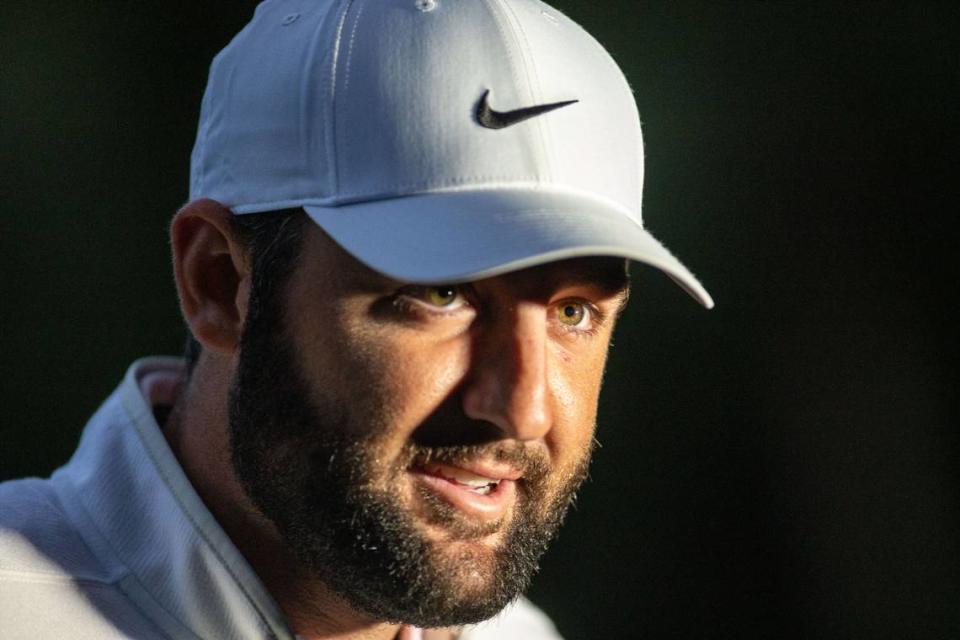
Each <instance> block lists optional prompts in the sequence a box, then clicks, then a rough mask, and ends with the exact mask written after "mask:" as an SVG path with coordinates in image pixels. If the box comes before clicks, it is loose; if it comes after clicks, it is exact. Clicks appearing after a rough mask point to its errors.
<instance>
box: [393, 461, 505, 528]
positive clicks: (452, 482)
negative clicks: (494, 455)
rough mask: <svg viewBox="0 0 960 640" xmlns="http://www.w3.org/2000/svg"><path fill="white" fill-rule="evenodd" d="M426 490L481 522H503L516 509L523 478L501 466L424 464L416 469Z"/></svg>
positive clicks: (414, 471)
mask: <svg viewBox="0 0 960 640" xmlns="http://www.w3.org/2000/svg"><path fill="white" fill-rule="evenodd" d="M411 472H412V473H414V474H415V475H416V476H417V477H418V478H419V481H420V483H421V485H422V486H423V487H424V489H426V490H429V491H431V492H432V493H433V494H435V495H436V496H437V497H439V498H441V499H443V500H444V501H445V502H447V503H449V504H450V505H451V506H453V507H455V508H457V509H458V510H460V511H462V512H463V513H464V514H465V515H468V516H470V517H473V518H477V519H481V520H488V521H489V520H494V519H498V518H502V517H503V516H504V515H505V514H506V513H507V512H508V510H509V509H510V508H511V506H512V505H513V502H514V500H515V497H516V486H515V485H516V481H517V480H519V479H520V477H521V474H520V473H518V472H517V471H516V470H514V469H509V468H500V467H498V466H497V465H484V464H482V463H464V464H463V466H459V465H452V464H445V463H424V464H422V465H419V466H417V467H415V468H413V469H411Z"/></svg>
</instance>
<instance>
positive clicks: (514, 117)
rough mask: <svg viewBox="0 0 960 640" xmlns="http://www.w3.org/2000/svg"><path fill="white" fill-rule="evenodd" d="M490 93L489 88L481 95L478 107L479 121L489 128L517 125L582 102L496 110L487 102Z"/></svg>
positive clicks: (566, 101)
mask: <svg viewBox="0 0 960 640" xmlns="http://www.w3.org/2000/svg"><path fill="white" fill-rule="evenodd" d="M488 95H490V89H487V90H486V91H484V92H483V95H482V96H481V97H480V102H478V103H477V109H476V116H477V122H479V123H480V126H481V127H486V128H487V129H503V128H505V127H509V126H512V125H515V124H517V123H518V122H523V121H524V120H529V119H530V118H533V117H535V116H539V115H543V114H544V113H547V112H548V111H553V110H554V109H559V108H561V107H566V106H567V105H571V104H573V103H575V102H580V101H579V100H565V101H564V102H551V103H550V104H538V105H534V106H532V107H524V108H522V109H514V110H513V111H494V110H493V109H491V108H490V105H489V104H487V96H488Z"/></svg>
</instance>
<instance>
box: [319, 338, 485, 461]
mask: <svg viewBox="0 0 960 640" xmlns="http://www.w3.org/2000/svg"><path fill="white" fill-rule="evenodd" d="M411 334H412V332H406V331H400V332H398V331H395V330H392V331H386V330H383V329H382V328H379V327H377V326H376V325H373V324H372V323H366V324H365V325H364V324H358V323H333V324H332V326H328V327H327V328H326V330H324V331H316V332H311V335H310V337H309V338H308V339H307V340H305V341H304V348H303V351H302V352H303V355H304V357H306V358H310V361H311V362H310V363H309V364H308V365H307V367H306V370H307V371H308V372H309V375H310V377H311V380H310V381H309V384H310V387H311V389H312V390H313V392H314V393H316V394H321V395H330V394H333V395H335V396H337V397H338V398H339V400H340V402H341V404H342V406H344V407H345V409H346V410H347V411H348V413H349V415H350V417H351V419H350V426H351V428H353V429H356V430H357V431H358V432H361V433H370V432H371V431H379V432H380V433H379V434H378V435H379V436H380V437H382V438H383V439H384V440H387V441H391V440H396V441H397V446H399V445H401V444H403V443H405V442H406V441H407V439H408V437H409V435H410V433H412V432H413V431H414V430H415V429H416V428H417V427H418V426H419V425H420V424H421V423H422V422H423V421H424V420H425V419H426V418H427V417H428V416H429V415H430V414H431V413H433V412H434V410H436V408H437V407H438V406H439V405H440V404H441V403H442V402H443V401H444V400H445V399H446V398H447V397H448V396H449V395H450V394H451V393H452V392H453V391H454V389H456V387H457V385H459V383H460V381H461V380H462V379H463V376H464V372H465V371H466V366H467V365H466V354H467V353H468V349H467V348H466V347H465V346H464V345H463V344H462V341H457V340H453V341H448V342H445V343H439V344H438V343H435V342H429V341H426V340H423V339H422V338H419V337H418V336H417V335H411ZM388 446H389V445H388Z"/></svg>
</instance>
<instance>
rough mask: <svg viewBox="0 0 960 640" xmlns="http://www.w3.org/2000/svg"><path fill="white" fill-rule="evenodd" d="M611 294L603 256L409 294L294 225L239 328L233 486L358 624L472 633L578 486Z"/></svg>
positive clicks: (527, 570) (612, 282) (614, 262)
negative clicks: (288, 267)
mask: <svg viewBox="0 0 960 640" xmlns="http://www.w3.org/2000/svg"><path fill="white" fill-rule="evenodd" d="M625 286H626V277H625V273H624V265H623V261H622V260H619V259H598V258H592V259H578V260H570V261H565V262H560V263H554V264H551V265H546V266H542V267H537V268H533V269H528V270H524V271H519V272H515V273H512V274H508V275H505V276H499V277H496V278H490V279H487V280H481V281H477V282H474V283H470V284H467V285H461V286H404V285H401V284H399V283H397V282H395V281H392V280H389V279H387V278H384V277H382V276H380V275H378V274H376V273H374V272H373V271H371V270H369V269H367V268H366V267H364V266H363V265H362V264H360V263H359V262H357V261H356V260H355V259H354V258H352V257H351V256H350V255H349V254H347V253H346V252H344V251H343V250H342V249H340V248H339V247H338V246H337V245H336V244H334V243H333V242H332V241H331V240H330V239H329V238H328V237H327V236H326V235H325V234H324V233H323V232H322V231H320V230H319V228H317V227H316V226H315V225H313V224H307V225H305V238H304V242H303V247H302V251H301V255H300V257H299V259H298V263H297V267H296V269H295V270H294V272H293V274H292V276H291V278H290V281H289V282H288V283H287V286H286V288H284V289H283V290H281V291H275V292H266V293H264V297H265V299H261V300H259V303H260V304H259V308H260V311H258V312H257V313H255V314H251V316H248V318H247V324H246V326H245V330H244V336H243V341H242V345H241V352H240V362H239V366H238V370H237V375H236V378H235V380H234V386H233V388H232V390H231V415H230V418H231V445H232V449H233V461H234V467H235V470H236V472H237V475H238V476H239V478H240V480H241V482H242V483H243V485H244V488H245V490H246V492H247V493H248V495H249V496H250V498H251V499H252V501H253V503H254V505H255V506H256V507H257V508H258V509H259V510H260V511H261V512H262V513H263V514H264V515H265V516H267V517H268V518H269V519H270V520H271V521H273V523H274V524H275V525H276V527H277V529H278V531H279V533H280V535H281V537H282V538H283V541H284V543H285V545H286V546H288V547H289V549H290V550H291V552H292V553H293V555H294V556H295V557H296V559H297V560H298V562H300V563H301V564H302V565H303V568H304V570H305V571H306V572H308V573H310V574H311V575H313V576H314V577H316V578H318V579H320V580H322V581H323V582H324V583H326V584H327V585H328V586H330V587H331V588H332V589H333V590H334V591H336V592H337V593H339V594H340V595H342V596H343V597H344V598H345V599H347V600H348V601H349V602H350V603H351V604H353V605H354V606H355V607H356V608H358V609H359V610H361V611H365V612H367V613H369V614H371V615H373V616H376V617H377V618H380V619H384V620H390V621H395V622H406V623H412V624H417V625H420V626H425V627H427V626H429V627H438V626H448V625H453V624H463V623H467V622H475V621H479V620H482V619H486V618H488V617H490V616H492V615H494V614H495V613H496V612H497V611H499V610H500V609H501V608H502V607H503V606H505V605H506V604H507V603H508V602H509V601H510V600H511V599H512V598H514V597H515V596H517V595H518V594H519V593H521V592H522V591H523V590H524V589H525V588H526V587H527V585H528V583H529V580H530V577H531V575H532V574H533V572H534V571H535V569H536V566H537V562H538V559H539V557H540V555H541V554H542V553H543V551H544V550H545V548H546V545H547V544H548V542H549V540H550V539H551V538H552V537H553V535H554V533H555V531H556V529H557V527H558V526H559V524H560V522H561V520H562V518H563V515H564V513H565V511H566V508H567V507H568V505H569V504H570V502H571V500H572V498H573V495H574V492H575V491H576V489H577V487H578V486H579V484H580V483H581V482H582V480H583V478H584V476H585V474H586V470H587V465H588V462H589V457H590V451H591V448H592V442H593V431H594V423H595V418H596V406H597V399H598V394H599V391H600V382H601V377H602V372H603V367H604V363H605V359H606V353H607V347H608V345H609V341H610V335H611V332H612V329H613V324H614V320H615V319H616V316H617V313H618V311H619V309H620V307H621V305H622V303H623V299H624V295H625ZM252 295H254V296H256V295H258V293H257V292H256V291H254V292H253V294H252Z"/></svg>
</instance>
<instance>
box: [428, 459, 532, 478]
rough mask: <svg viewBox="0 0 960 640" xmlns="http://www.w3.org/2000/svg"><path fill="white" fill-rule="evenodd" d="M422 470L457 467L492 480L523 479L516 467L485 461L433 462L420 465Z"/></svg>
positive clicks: (521, 473)
mask: <svg viewBox="0 0 960 640" xmlns="http://www.w3.org/2000/svg"><path fill="white" fill-rule="evenodd" d="M418 466H419V468H420V469H423V470H427V469H428V468H430V467H439V466H444V467H455V468H457V469H463V470H464V471H467V472H469V473H472V474H474V475H478V476H483V477H484V478H490V479H491V480H519V479H520V478H522V477H523V472H522V471H520V470H519V469H517V468H516V467H514V466H511V465H508V464H503V463H498V462H492V461H484V460H471V461H465V462H442V461H439V460H437V461H431V462H425V463H422V464H420V465H418Z"/></svg>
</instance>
